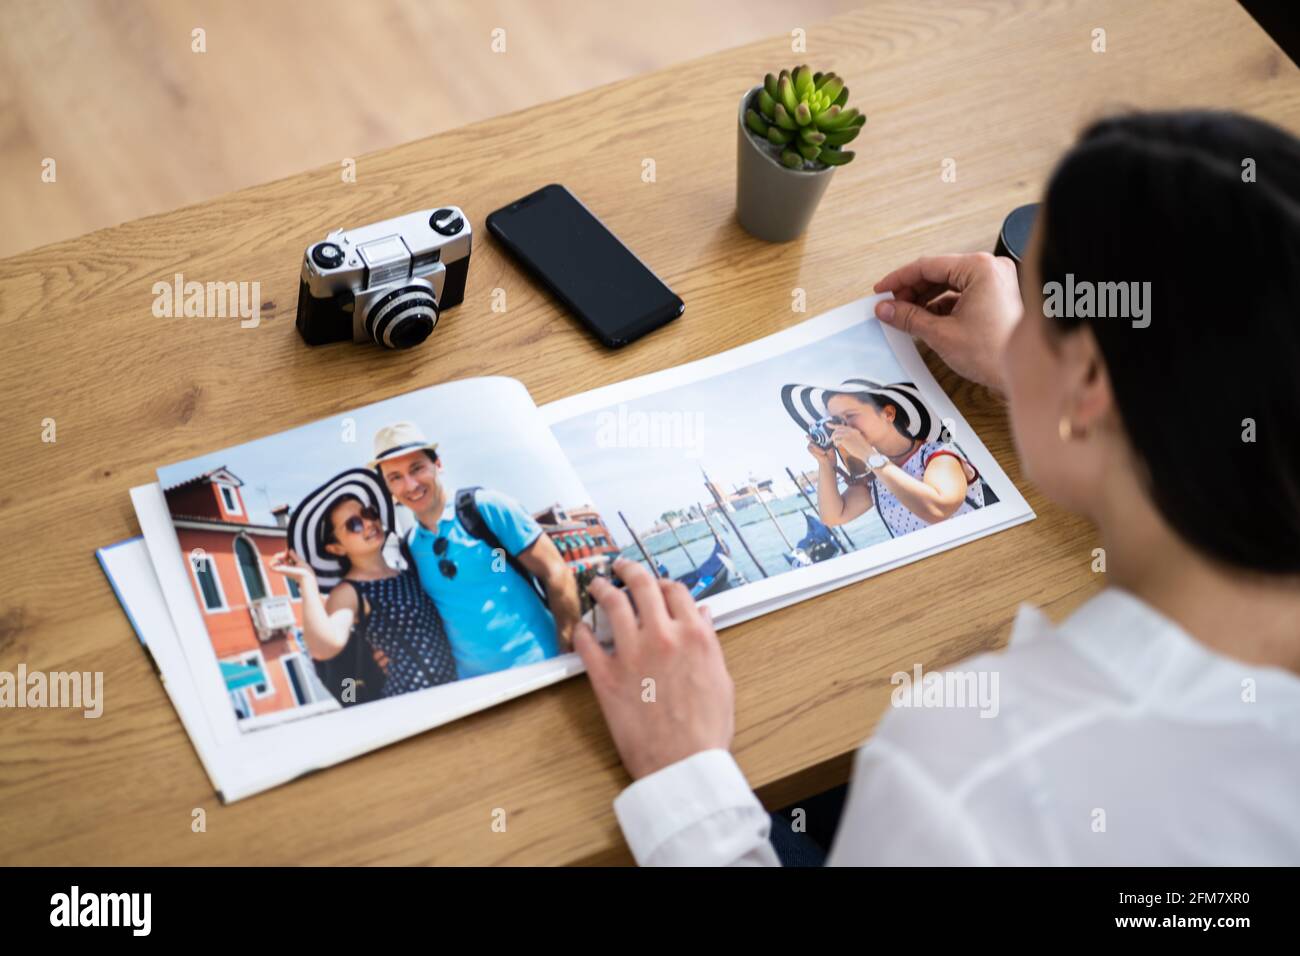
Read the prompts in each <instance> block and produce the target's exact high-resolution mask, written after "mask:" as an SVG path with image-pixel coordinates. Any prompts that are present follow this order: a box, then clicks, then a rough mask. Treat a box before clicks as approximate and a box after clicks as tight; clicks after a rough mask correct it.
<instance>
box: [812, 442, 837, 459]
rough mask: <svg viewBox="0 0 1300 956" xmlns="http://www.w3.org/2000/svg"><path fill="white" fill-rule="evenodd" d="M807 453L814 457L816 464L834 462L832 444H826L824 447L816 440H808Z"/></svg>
mask: <svg viewBox="0 0 1300 956" xmlns="http://www.w3.org/2000/svg"><path fill="white" fill-rule="evenodd" d="M808 454H810V455H812V456H813V457H814V458H816V459H817V462H818V464H822V465H834V464H835V448H834V446H828V447H826V448H823V447H822V446H821V445H819V444H817V443H816V442H811V441H810V442H809V443H808Z"/></svg>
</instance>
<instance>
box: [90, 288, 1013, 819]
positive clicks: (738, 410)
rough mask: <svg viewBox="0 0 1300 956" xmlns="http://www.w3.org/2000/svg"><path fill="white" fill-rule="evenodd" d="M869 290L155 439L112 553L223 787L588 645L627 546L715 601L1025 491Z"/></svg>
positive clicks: (484, 695)
mask: <svg viewBox="0 0 1300 956" xmlns="http://www.w3.org/2000/svg"><path fill="white" fill-rule="evenodd" d="M879 298H880V297H879V296H873V297H869V298H865V299H861V300H859V301H856V302H852V303H849V304H847V305H844V306H842V307H840V308H837V309H834V310H832V311H830V312H828V313H826V314H824V315H821V316H819V317H817V318H814V319H810V320H808V321H806V322H803V323H802V324H800V325H797V326H795V327H793V328H790V329H787V330H786V331H784V332H780V333H778V334H775V335H771V336H769V337H767V338H764V339H761V340H759V341H756V342H752V343H750V344H748V345H744V346H741V347H739V348H736V349H733V350H731V351H728V352H724V353H722V354H719V355H714V356H711V357H709V358H705V359H702V360H700V361H697V362H692V363H690V364H687V365H682V366H678V367H676V368H671V369H667V370H665V371H662V372H656V373H653V374H650V375H646V376H642V377H640V378H635V379H631V380H629V381H624V382H619V383H616V384H614V385H609V386H606V387H603V388H598V389H595V390H592V391H587V392H584V393H582V394H578V395H573V396H571V397H568V398H564V399H561V400H559V401H556V402H552V403H551V404H548V405H544V406H541V407H538V406H537V405H536V404H535V403H534V402H533V400H532V398H531V397H530V396H529V394H528V392H527V390H526V389H525V388H524V386H523V385H522V384H520V383H519V382H517V381H515V380H513V379H509V378H495V377H494V378H476V379H467V380H462V381H455V382H448V383H446V384H442V385H435V386H432V387H429V388H424V389H421V390H419V391H415V392H411V393H409V394H406V395H400V396H397V397H394V398H388V399H384V400H382V401H378V402H375V403H373V404H369V405H365V406H362V407H360V408H356V409H354V410H351V411H348V412H345V413H343V414H340V415H335V416H333V417H330V418H327V419H323V420H320V421H316V422H314V423H312V424H309V425H304V426H302V427H299V428H293V429H290V430H288V431H284V432H280V433H279V434H275V435H270V436H267V437H264V438H258V439H256V440H254V441H250V442H247V443H245V444H241V445H236V446H233V447H230V448H225V449H221V450H217V451H213V452H211V453H209V454H205V455H202V456H200V457H197V458H192V459H190V460H188V461H182V462H175V463H171V464H163V465H162V466H161V467H159V468H158V469H157V481H156V482H155V483H152V484H148V485H143V486H140V487H137V488H134V489H132V491H131V497H132V501H133V504H134V507H135V511H136V515H137V517H138V519H139V523H140V529H141V532H142V537H141V538H135V539H132V540H129V541H124V542H121V543H119V544H116V545H112V546H109V547H106V548H103V549H101V550H100V551H99V552H98V557H99V560H100V562H101V564H102V565H103V567H104V570H105V573H106V574H107V575H108V577H109V580H110V582H111V583H112V585H113V588H114V590H115V591H116V593H117V595H118V598H119V600H120V601H121V603H122V605H123V607H124V609H125V610H126V612H127V614H128V616H129V618H130V620H131V623H132V626H133V627H134V628H135V630H136V633H137V634H138V636H139V638H140V640H141V642H142V643H143V644H144V645H145V646H146V648H147V649H148V651H149V653H150V655H151V656H152V657H153V659H154V662H155V664H156V666H157V668H158V671H159V674H160V676H161V678H162V680H163V683H164V686H165V688H166V691H167V694H168V696H169V698H170V699H171V701H172V704H173V705H174V706H175V708H176V711H177V713H178V714H179V716H180V719H181V721H182V723H183V725H184V727H185V730H186V732H187V733H188V734H189V736H190V739H191V740H192V741H193V744H194V747H195V750H196V751H197V753H198V755H199V758H200V760H201V761H202V763H203V766H204V769H205V771H206V772H207V774H208V776H209V778H210V779H211V781H212V784H213V786H214V787H215V788H216V790H217V792H218V794H219V795H220V797H221V799H222V800H223V801H225V802H230V801H234V800H238V799H241V798H243V797H247V796H250V795H252V794H255V793H258V792H260V791H263V790H266V789H268V788H271V787H274V786H277V785H279V784H282V783H285V782H287V781H289V780H292V779H294V778H295V777H298V776H301V775H303V774H305V773H308V772H310V771H312V770H317V769H320V768H322V767H326V766H330V765H333V764H337V763H340V762H341V761H344V760H348V759H350V758H352V757H355V756H358V755H360V754H362V753H365V752H367V751H370V750H373V749H375V748H378V747H382V746H385V745H386V744H389V743H393V742H395V741H397V740H400V739H402V738H404V737H408V736H411V735H412V734H416V733H419V732H421V731H424V730H428V729H430V728H432V727H437V726H439V725H442V724H446V723H448V722H450V721H453V720H456V719H457V718H459V717H462V716H465V715H467V714H470V713H473V712H475V711H479V710H483V709H485V708H487V707H491V706H493V705H494V704H497V703H500V702H502V701H505V700H509V699H511V698H514V697H518V696H520V695H522V694H526V693H528V692H529V691H532V690H535V689H537V688H540V687H544V686H546V685H549V684H552V683H555V682H556V681H560V680H563V679H564V678H566V677H570V676H573V675H574V674H577V673H579V672H581V670H582V664H581V661H580V660H579V659H578V656H577V655H576V654H574V653H572V651H571V636H572V632H573V628H574V626H575V625H576V624H577V623H578V621H580V620H586V621H587V622H588V623H589V624H591V625H592V626H593V628H594V629H595V630H596V633H597V635H598V636H600V637H601V638H602V639H603V640H608V637H609V635H608V633H607V630H608V629H607V622H605V621H604V620H603V619H602V615H601V614H600V613H599V612H598V609H595V608H594V607H593V606H592V604H591V602H590V601H589V600H588V599H587V597H586V584H587V583H588V582H589V581H590V580H591V578H592V576H593V575H597V574H601V575H607V576H613V571H612V569H611V564H612V562H613V561H614V560H615V559H617V558H619V557H620V556H621V557H623V558H626V559H629V560H633V561H637V562H640V563H641V564H643V565H645V566H646V567H648V568H650V569H652V570H653V571H654V572H655V573H656V574H657V575H659V576H661V577H666V578H672V579H675V580H677V581H680V582H682V583H683V584H684V585H685V586H686V587H688V588H689V589H690V591H691V593H692V594H693V595H694V596H695V597H696V599H697V600H699V601H700V602H701V603H704V604H706V605H707V606H708V607H709V608H710V610H711V612H712V614H713V619H714V622H715V625H716V626H717V627H718V628H725V627H728V626H730V625H732V624H736V623H739V622H741V621H744V620H747V619H749V618H752V617H755V616H757V615H760V614H765V613H767V612H769V611H772V610H775V609H777V608H780V607H784V606H786V605H788V604H792V603H794V602H796V601H804V600H808V599H810V598H815V597H816V596H817V595H820V594H823V593H825V592H826V591H829V590H831V589H833V588H838V587H842V586H844V585H846V584H849V583H851V582H854V581H858V580H861V579H863V578H866V577H869V576H871V575H875V574H879V573H881V572H883V571H887V570H889V569H890V568H894V567H897V566H899V565H901V564H905V563H908V562H911V561H915V560H917V559H920V558H924V557H925V556H927V555H930V554H934V553H936V552H939V551H943V550H945V549H948V548H952V547H955V546H957V545H960V544H962V543H964V542H967V541H970V540H973V539H975V538H979V537H982V536H984V535H987V534H991V533H993V532H996V531H1000V530H1002V529H1004V528H1008V527H1011V526H1013V525H1016V524H1019V523H1021V522H1024V521H1028V520H1030V519H1032V518H1033V517H1034V515H1033V512H1032V511H1031V510H1030V508H1029V506H1028V505H1027V504H1026V502H1025V500H1024V499H1023V498H1022V497H1021V495H1020V494H1019V492H1018V491H1017V490H1016V489H1015V488H1014V487H1013V486H1012V484H1011V482H1010V481H1009V480H1008V478H1007V476H1006V474H1005V473H1004V472H1003V471H1002V469H1001V468H1000V467H999V466H998V463H997V462H996V461H994V460H993V458H992V456H991V455H990V454H989V452H988V450H987V449H986V448H985V447H984V445H983V443H982V442H981V441H980V438H979V436H978V435H976V434H975V433H974V432H973V431H972V430H971V429H970V427H969V426H968V425H967V424H966V422H965V421H964V420H963V418H962V416H961V415H960V413H959V412H958V411H957V409H956V408H955V407H954V405H953V404H952V402H951V401H949V399H948V397H947V396H946V395H945V394H944V393H943V391H942V390H941V389H940V388H939V386H938V385H937V383H936V382H935V381H934V379H933V377H932V376H931V375H930V374H929V371H928V370H927V369H926V366H925V363H924V361H922V359H921V357H920V355H919V354H918V353H917V351H916V348H915V346H914V345H913V344H912V341H911V340H910V339H909V338H908V337H907V336H906V335H903V334H902V333H900V332H897V331H895V330H893V329H890V328H888V327H885V326H882V325H881V324H880V323H879V322H877V321H876V320H875V318H874V315H873V309H874V306H875V303H876V302H877V301H878V300H879ZM616 583H617V581H616ZM863 638H864V639H865V640H870V638H871V635H870V634H864V635H863ZM812 652H814V653H815V652H816V649H815V648H813V649H812Z"/></svg>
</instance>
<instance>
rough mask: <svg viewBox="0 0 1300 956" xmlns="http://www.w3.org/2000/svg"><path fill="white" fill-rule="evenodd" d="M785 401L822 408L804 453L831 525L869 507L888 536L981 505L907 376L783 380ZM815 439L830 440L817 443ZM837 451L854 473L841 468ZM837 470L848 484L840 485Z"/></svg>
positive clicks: (978, 489)
mask: <svg viewBox="0 0 1300 956" xmlns="http://www.w3.org/2000/svg"><path fill="white" fill-rule="evenodd" d="M783 391H784V392H785V393H786V394H785V395H783V398H786V397H793V396H794V395H797V396H798V397H797V399H795V400H794V401H787V402H786V408H787V410H789V411H790V412H791V414H792V415H795V417H796V421H799V423H800V424H801V425H803V426H804V427H805V428H809V427H810V426H809V425H808V423H807V422H806V421H805V420H803V418H802V416H801V415H798V414H797V413H796V410H797V409H798V408H800V407H802V408H809V407H821V408H824V409H825V412H826V414H825V415H823V416H821V417H820V418H819V419H818V421H817V422H815V423H813V425H812V426H811V430H810V435H812V434H813V431H812V430H815V432H816V434H815V435H813V440H810V441H809V442H808V452H809V454H811V455H812V456H813V458H815V459H817V466H818V471H817V510H818V511H819V512H820V515H821V519H822V521H823V522H824V523H825V524H827V525H829V526H831V527H834V526H836V525H841V524H846V523H848V522H850V521H852V520H853V519H854V518H857V517H860V516H861V515H863V514H865V513H866V512H867V511H869V510H870V509H872V508H875V509H876V513H877V514H878V515H879V516H880V520H881V521H882V522H883V523H884V525H885V528H886V529H887V530H888V531H889V536H890V537H891V538H896V537H898V536H899V535H901V534H907V533H908V532H910V531H916V530H918V529H920V528H925V527H928V526H929V525H931V524H934V523H935V522H938V521H943V520H944V519H946V518H951V517H952V516H953V515H958V514H965V513H967V512H970V511H973V510H975V509H976V508H979V507H982V506H983V504H984V492H983V487H982V482H981V481H980V479H979V473H978V472H977V471H976V470H975V467H974V466H973V465H972V464H971V463H970V462H968V461H967V460H966V459H965V458H964V457H963V456H962V455H961V454H960V453H959V452H958V451H957V450H956V449H955V448H954V447H953V446H952V444H951V443H950V442H948V441H946V440H945V437H946V436H944V435H943V429H942V426H941V425H940V423H939V422H937V421H936V420H935V418H934V416H933V415H932V414H931V413H930V411H929V409H928V408H926V406H925V403H924V402H923V401H922V400H921V395H920V392H919V391H918V390H917V388H916V386H915V385H913V384H912V383H911V382H899V383H896V384H893V385H880V384H878V383H876V382H873V381H871V380H870V379H864V378H855V379H849V380H847V381H845V382H844V383H842V384H841V385H838V386H836V387H835V388H832V389H814V388H810V387H809V386H797V385H796V386H789V385H787V386H786V387H785V389H784V390H783ZM817 438H822V439H823V440H825V439H826V438H829V443H827V444H825V445H822V444H819V443H818V441H817ZM838 457H843V459H844V461H845V463H846V464H847V465H849V467H850V469H851V471H853V472H855V473H854V474H849V473H845V472H844V471H843V470H842V469H840V467H839V463H838V461H837V458H838ZM841 476H843V477H844V478H845V481H846V485H847V487H846V488H845V489H844V491H843V492H841V491H840V489H839V479H840V477H841Z"/></svg>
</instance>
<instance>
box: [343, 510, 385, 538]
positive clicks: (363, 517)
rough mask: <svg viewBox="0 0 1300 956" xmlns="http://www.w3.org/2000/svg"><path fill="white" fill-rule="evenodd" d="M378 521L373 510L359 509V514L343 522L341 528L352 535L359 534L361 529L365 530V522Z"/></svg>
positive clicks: (376, 512)
mask: <svg viewBox="0 0 1300 956" xmlns="http://www.w3.org/2000/svg"><path fill="white" fill-rule="evenodd" d="M378 520H379V512H378V511H376V510H375V509H374V508H371V507H368V506H367V507H365V508H362V509H361V513H360V514H355V515H353V516H352V517H351V518H349V519H348V520H347V521H345V522H343V527H344V529H345V530H347V531H350V532H352V533H353V534H360V533H361V531H362V529H363V528H365V526H366V525H365V522H366V521H378Z"/></svg>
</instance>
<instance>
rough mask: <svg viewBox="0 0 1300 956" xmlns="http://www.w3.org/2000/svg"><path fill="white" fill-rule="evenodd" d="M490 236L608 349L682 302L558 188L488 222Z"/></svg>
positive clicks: (653, 325) (669, 315)
mask: <svg viewBox="0 0 1300 956" xmlns="http://www.w3.org/2000/svg"><path fill="white" fill-rule="evenodd" d="M487 227H488V232H489V233H491V234H492V235H493V236H494V237H495V238H496V239H497V240H498V241H500V242H501V243H502V244H503V245H504V246H505V247H506V248H507V249H508V250H510V252H511V254H512V255H514V256H515V258H516V259H518V260H519V262H520V263H521V264H522V265H523V266H524V268H526V269H527V270H528V271H529V272H531V273H532V274H533V276H534V277H536V278H537V279H538V280H539V281H540V282H542V283H543V284H544V285H545V286H546V287H547V288H548V289H549V290H550V291H551V293H552V294H553V295H554V296H555V297H556V298H557V299H559V300H560V302H562V303H563V304H564V305H565V307H567V308H568V309H569V310H570V311H571V312H573V313H574V315H576V316H577V317H578V319H579V320H580V321H581V322H582V323H583V324H584V325H586V326H587V328H589V329H590V330H591V331H592V332H593V333H594V334H595V335H596V337H597V338H599V339H600V341H601V342H603V343H604V344H605V345H608V346H610V347H612V348H617V347H618V346H620V345H626V344H627V343H628V342H631V341H633V340H634V339H636V338H639V337H640V336H642V335H645V334H646V333H647V332H650V331H652V330H654V329H657V328H659V326H661V325H663V324H665V323H667V322H670V321H672V320H673V319H675V318H677V316H679V315H681V314H682V312H683V311H685V309H686V305H685V303H684V302H682V300H681V299H680V298H679V297H678V296H677V295H675V294H674V293H673V291H672V290H671V289H669V288H668V286H666V285H665V284H664V282H663V280H662V279H660V278H659V277H658V276H657V275H655V274H654V273H653V272H651V271H650V270H649V268H647V267H646V265H645V263H643V262H642V261H641V260H640V259H638V258H637V257H636V256H635V255H634V254H633V253H632V250H630V249H628V247H627V246H625V245H623V243H622V242H620V241H619V239H618V237H617V236H615V235H614V234H613V233H612V232H610V231H609V230H608V229H607V228H605V226H604V224H603V223H601V221H600V220H599V219H597V218H596V217H595V216H594V215H592V213H591V211H590V210H589V209H587V207H586V206H584V205H583V204H582V203H581V202H579V201H578V198H577V197H576V196H574V195H573V193H571V192H569V191H568V190H567V189H565V188H564V187H563V186H561V185H559V184H552V185H549V186H543V187H542V188H541V189H539V190H537V192H535V193H532V194H531V195H528V196H525V197H524V198H523V199H520V200H518V201H516V202H513V203H511V204H510V205H508V206H503V207H502V208H500V209H498V210H497V211H496V212H494V213H492V214H491V215H489V216H488V218H487Z"/></svg>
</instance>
